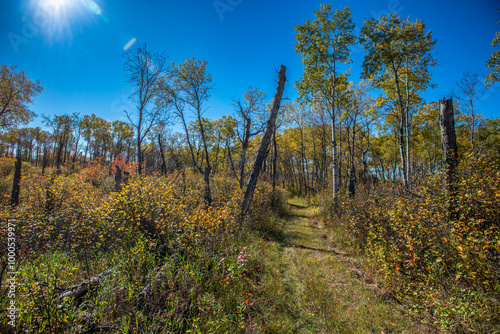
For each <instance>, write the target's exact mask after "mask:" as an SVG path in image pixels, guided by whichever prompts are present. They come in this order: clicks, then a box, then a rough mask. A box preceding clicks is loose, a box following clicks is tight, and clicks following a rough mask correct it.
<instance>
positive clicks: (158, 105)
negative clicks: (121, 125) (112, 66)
mask: <svg viewBox="0 0 500 334" xmlns="http://www.w3.org/2000/svg"><path fill="white" fill-rule="evenodd" d="M123 58H124V59H125V63H124V69H125V72H126V81H127V82H128V83H131V84H132V85H133V87H134V90H133V93H132V95H131V96H130V98H131V99H134V100H137V115H135V116H136V120H135V121H133V120H132V115H133V113H132V112H131V111H128V110H125V114H126V116H127V118H128V120H129V121H130V124H132V126H133V127H134V128H135V130H136V145H137V162H138V174H139V175H141V174H142V163H143V161H144V157H143V149H142V142H143V140H144V138H145V137H146V135H147V134H148V133H149V131H150V130H151V128H152V126H153V125H155V124H157V123H158V122H159V121H160V120H161V118H162V116H165V115H164V114H163V112H164V111H165V110H166V109H167V108H168V103H165V101H161V100H160V99H158V97H159V91H160V89H159V86H160V85H159V84H160V82H161V81H162V80H163V79H164V77H165V75H166V74H167V73H166V61H167V57H166V56H165V55H164V54H163V53H160V52H155V51H150V50H148V49H147V46H146V44H143V45H139V46H137V47H135V48H133V49H131V50H130V51H127V52H126V53H125V54H124V55H123Z"/></svg>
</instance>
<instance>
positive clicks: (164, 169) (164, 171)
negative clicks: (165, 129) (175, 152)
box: [158, 134, 167, 175]
mask: <svg viewBox="0 0 500 334" xmlns="http://www.w3.org/2000/svg"><path fill="white" fill-rule="evenodd" d="M158 145H159V146H160V153H161V175H165V174H167V163H166V162H165V154H163V145H162V144H161V134H159V135H158Z"/></svg>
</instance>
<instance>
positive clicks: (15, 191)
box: [10, 142, 22, 206]
mask: <svg viewBox="0 0 500 334" xmlns="http://www.w3.org/2000/svg"><path fill="white" fill-rule="evenodd" d="M16 155H17V158H16V165H15V170H14V181H13V185H12V195H11V198H10V205H12V206H17V204H19V193H20V190H21V167H22V160H21V144H20V143H19V142H18V143H17V154H16Z"/></svg>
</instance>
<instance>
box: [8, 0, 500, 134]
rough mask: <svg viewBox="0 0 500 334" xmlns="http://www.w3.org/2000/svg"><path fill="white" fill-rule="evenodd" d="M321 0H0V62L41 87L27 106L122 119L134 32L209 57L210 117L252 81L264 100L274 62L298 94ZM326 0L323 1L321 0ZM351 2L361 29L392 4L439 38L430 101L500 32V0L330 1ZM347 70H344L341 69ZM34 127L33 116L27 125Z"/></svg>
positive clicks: (475, 62) (176, 52)
mask: <svg viewBox="0 0 500 334" xmlns="http://www.w3.org/2000/svg"><path fill="white" fill-rule="evenodd" d="M320 3H322V2H321V1H311V0H308V1H306V0H303V1H283V0H215V1H214V0H184V1H180V0H163V1H152V0H143V1H138V0H133V1H125V0H122V1H118V0H21V1H2V3H1V4H0V50H1V53H0V63H2V64H7V65H16V66H18V67H19V68H20V69H22V70H24V71H25V72H26V73H27V75H28V76H30V77H31V78H33V79H40V81H41V84H42V85H43V86H44V91H43V93H42V94H40V95H39V96H38V97H37V98H36V99H35V102H34V103H33V105H32V109H33V111H35V112H36V113H37V114H46V115H52V114H64V113H73V112H80V113H81V114H91V113H95V114H97V115H98V116H100V117H103V118H105V119H107V120H109V121H113V120H116V119H121V120H126V118H125V117H124V115H123V112H122V110H123V109H132V108H133V103H132V102H130V101H129V100H128V99H127V96H128V94H129V93H130V89H131V88H130V87H129V86H128V84H127V83H125V82H124V78H125V75H124V70H123V60H122V57H121V56H122V54H123V52H124V50H123V48H124V46H125V45H126V44H127V43H128V42H129V41H130V40H131V39H133V38H135V39H136V43H144V42H146V43H147V44H148V48H149V49H153V50H159V51H160V50H161V51H164V52H165V53H166V54H167V55H168V56H169V61H174V62H176V63H178V62H182V61H183V60H184V59H186V58H188V57H193V56H195V57H198V58H201V59H205V60H207V61H208V70H209V72H210V73H211V74H212V76H213V82H214V84H215V90H214V92H213V95H212V98H211V99H210V101H209V102H208V104H207V107H209V109H208V110H207V114H206V116H208V117H210V118H218V117H220V116H221V115H223V114H226V115H227V114H232V112H233V108H232V105H231V101H232V99H233V98H238V97H240V96H241V95H242V94H243V93H244V92H245V91H246V90H247V87H248V86H249V85H253V86H256V87H258V88H259V89H261V90H262V91H264V92H265V93H266V95H267V98H268V99H270V98H271V97H272V96H273V95H274V92H275V90H276V80H277V72H276V71H277V70H278V68H279V66H280V65H281V64H284V65H286V66H287V78H288V82H287V85H286V89H285V95H286V96H287V97H288V98H292V99H293V98H295V97H296V96H297V93H296V91H295V90H294V89H293V83H294V82H295V81H296V80H299V79H300V77H301V75H302V65H301V63H300V56H299V55H298V54H296V53H295V50H294V44H295V31H294V27H295V26H296V25H297V24H303V23H304V22H305V21H306V20H307V19H313V18H314V15H313V11H314V10H318V9H319V6H320ZM323 3H324V2H323ZM332 3H333V5H334V8H339V9H341V8H343V7H344V6H345V5H348V6H350V8H351V12H352V17H353V20H354V22H355V23H356V26H357V29H359V28H360V27H361V25H362V23H363V20H364V18H367V17H377V16H379V15H386V14H388V13H389V12H397V13H398V14H399V15H401V16H402V17H408V16H409V17H410V19H412V20H414V19H420V20H423V22H424V23H425V24H426V26H427V28H428V29H430V30H431V31H432V33H433V37H434V38H435V39H436V40H437V44H436V46H435V50H434V51H435V53H436V59H437V61H438V65H437V66H436V67H435V68H433V69H432V73H433V82H434V83H435V84H437V87H436V88H435V89H432V90H429V91H427V92H426V93H424V98H425V100H426V101H429V102H430V101H435V100H437V99H440V98H442V97H443V96H448V95H449V94H448V93H449V91H450V88H452V87H453V86H454V85H455V82H456V81H457V80H459V79H460V77H461V75H462V73H464V72H466V71H470V72H478V73H479V74H480V75H483V76H484V75H486V74H487V72H486V66H485V64H486V61H487V60H488V58H489V56H490V55H491V54H492V53H493V51H494V48H493V47H491V46H490V43H491V41H492V39H493V36H494V35H495V32H496V31H499V30H500V24H497V22H498V21H500V11H499V9H500V4H498V3H497V1H494V0H477V1H463V0H459V1H448V0H445V1H436V0H435V1H428V0H419V1H418V0H372V1H361V0H352V1H347V0H344V1H333V2H332ZM352 59H353V63H352V64H350V65H349V66H350V67H352V71H351V77H350V79H351V80H353V81H354V82H358V81H359V75H360V73H361V65H362V62H363V52H362V50H361V49H360V48H355V49H354V50H353V53H352ZM344 69H346V68H344ZM499 105H500V84H499V83H497V84H496V85H494V86H493V87H492V88H490V89H489V90H488V91H487V93H486V95H485V97H484V98H483V99H482V100H481V101H480V102H479V109H480V112H481V113H482V114H483V115H484V116H486V117H490V118H493V117H499V116H500V113H499V111H498V110H499ZM33 124H34V125H39V121H38V122H35V123H33Z"/></svg>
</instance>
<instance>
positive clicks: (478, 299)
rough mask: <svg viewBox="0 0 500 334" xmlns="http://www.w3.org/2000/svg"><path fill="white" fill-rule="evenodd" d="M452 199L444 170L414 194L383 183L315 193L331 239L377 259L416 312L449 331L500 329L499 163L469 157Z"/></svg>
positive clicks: (388, 279) (423, 182)
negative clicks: (350, 193)
mask: <svg viewBox="0 0 500 334" xmlns="http://www.w3.org/2000/svg"><path fill="white" fill-rule="evenodd" d="M456 189H457V192H456V194H455V197H454V198H450V195H449V194H448V193H447V192H446V190H445V187H444V186H443V176H442V175H436V176H433V177H429V178H426V179H424V180H421V181H420V184H418V185H415V186H414V187H413V188H412V190H411V192H408V191H405V190H403V189H401V188H397V187H394V185H393V184H379V185H378V186H377V187H375V188H366V189H362V188H361V187H360V189H358V192H357V194H356V197H355V198H354V199H349V198H347V197H346V196H342V195H341V196H339V197H338V199H337V203H336V205H334V204H333V203H332V201H331V199H330V198H329V195H326V194H325V195H323V196H322V197H318V199H317V201H318V202H320V203H321V205H322V207H323V209H324V210H323V219H324V221H325V224H326V225H327V226H329V227H330V230H331V231H332V234H333V235H334V239H335V240H336V241H337V242H338V243H339V244H341V245H342V247H344V248H346V249H349V250H350V251H351V252H354V253H358V254H367V255H369V256H370V257H371V258H373V259H374V260H376V261H377V262H378V268H380V270H379V272H378V275H379V278H380V279H381V280H383V281H384V282H385V285H386V286H387V287H389V288H390V289H392V290H393V291H394V293H395V294H396V296H397V298H398V299H399V300H401V301H404V302H405V303H407V304H409V305H410V308H411V310H412V312H413V313H414V314H418V315H420V316H424V317H428V318H431V319H432V321H433V322H434V324H435V325H437V326H439V327H440V328H441V329H442V330H443V331H445V332H453V333H495V332H499V331H500V317H499V314H500V230H499V228H500V219H499V217H500V167H499V164H498V162H497V161H494V160H490V159H488V158H486V157H481V156H477V157H472V156H471V157H469V158H467V159H464V160H463V161H462V162H461V165H460V167H459V169H458V170H457V172H456Z"/></svg>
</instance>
